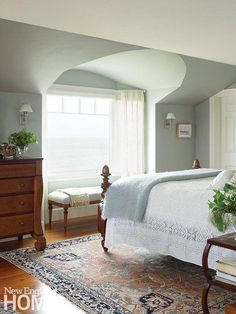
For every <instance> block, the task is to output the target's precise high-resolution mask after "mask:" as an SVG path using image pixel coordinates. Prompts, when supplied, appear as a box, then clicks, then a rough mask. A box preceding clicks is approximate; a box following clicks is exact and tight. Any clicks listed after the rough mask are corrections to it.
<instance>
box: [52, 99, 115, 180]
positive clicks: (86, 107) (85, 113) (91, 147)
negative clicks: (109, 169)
mask: <svg viewBox="0 0 236 314" xmlns="http://www.w3.org/2000/svg"><path fill="white" fill-rule="evenodd" d="M113 102H114V98H112V96H109V97H107V98H106V97H99V96H98V97H90V96H88V97H87V96H77V95H76V96H74V95H73V96H72V95H54V94H48V95H47V158H48V178H49V180H70V179H78V178H86V177H87V178H88V177H91V178H92V177H97V176H98V174H99V173H100V171H101V167H102V166H103V165H104V164H105V163H108V164H109V161H110V133H111V132H110V124H111V123H110V119H111V106H112V103H113Z"/></svg>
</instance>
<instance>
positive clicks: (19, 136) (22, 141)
mask: <svg viewBox="0 0 236 314" xmlns="http://www.w3.org/2000/svg"><path fill="white" fill-rule="evenodd" d="M8 141H9V143H10V144H12V145H14V146H16V147H19V148H20V149H24V148H26V147H28V146H29V145H30V144H38V138H37V136H36V135H35V134H34V133H32V132H27V130H26V129H21V130H20V131H19V132H15V133H12V134H10V136H9V137H8Z"/></svg>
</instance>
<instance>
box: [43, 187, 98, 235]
mask: <svg viewBox="0 0 236 314" xmlns="http://www.w3.org/2000/svg"><path fill="white" fill-rule="evenodd" d="M69 190H71V189H63V191H65V192H63V191H61V190H56V191H53V192H51V193H49V195H48V211H49V226H50V227H51V226H52V210H53V206H56V207H62V208H63V209H64V230H65V232H66V230H67V217H68V209H69V208H70V207H73V206H72V204H71V201H70V196H69V195H68V194H67V193H66V192H67V191H69ZM78 190H79V192H80V193H81V194H83V193H86V194H88V196H89V205H92V204H99V203H100V201H101V192H102V189H101V187H99V186H95V187H86V188H79V189H78ZM81 206H83V205H81Z"/></svg>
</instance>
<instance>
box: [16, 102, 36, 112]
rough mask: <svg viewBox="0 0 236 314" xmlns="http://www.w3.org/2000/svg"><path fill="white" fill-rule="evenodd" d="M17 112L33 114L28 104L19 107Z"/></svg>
mask: <svg viewBox="0 0 236 314" xmlns="http://www.w3.org/2000/svg"><path fill="white" fill-rule="evenodd" d="M19 112H33V110H32V107H31V106H30V104H24V105H22V106H21V107H20V110H19Z"/></svg>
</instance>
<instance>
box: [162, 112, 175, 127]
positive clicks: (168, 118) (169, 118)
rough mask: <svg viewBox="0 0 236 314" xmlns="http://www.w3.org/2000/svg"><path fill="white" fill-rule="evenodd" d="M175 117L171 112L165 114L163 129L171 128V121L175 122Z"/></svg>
mask: <svg viewBox="0 0 236 314" xmlns="http://www.w3.org/2000/svg"><path fill="white" fill-rule="evenodd" d="M175 119H176V117H175V115H174V114H173V113H172V112H169V113H167V115H166V117H165V121H164V127H165V128H168V129H170V128H171V124H172V120H175Z"/></svg>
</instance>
